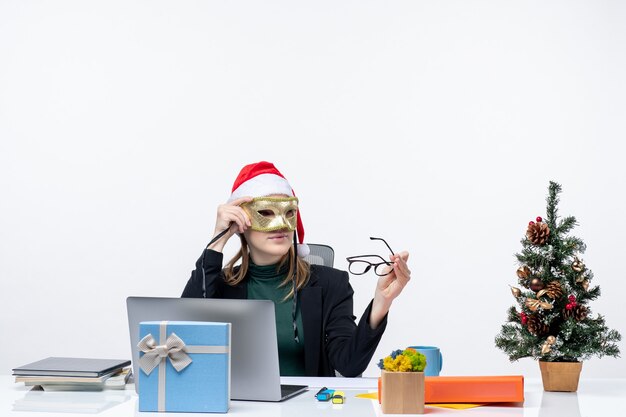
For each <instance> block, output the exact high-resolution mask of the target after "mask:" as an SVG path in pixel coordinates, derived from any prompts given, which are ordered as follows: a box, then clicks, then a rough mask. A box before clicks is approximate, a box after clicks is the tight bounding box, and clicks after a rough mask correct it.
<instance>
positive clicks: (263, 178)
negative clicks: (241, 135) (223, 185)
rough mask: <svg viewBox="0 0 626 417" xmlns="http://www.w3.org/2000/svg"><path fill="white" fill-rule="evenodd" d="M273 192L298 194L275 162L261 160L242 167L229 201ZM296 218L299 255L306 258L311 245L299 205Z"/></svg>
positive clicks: (262, 195) (264, 195)
mask: <svg viewBox="0 0 626 417" xmlns="http://www.w3.org/2000/svg"><path fill="white" fill-rule="evenodd" d="M272 194H285V195H292V196H294V197H295V196H296V193H295V192H294V191H293V188H291V185H289V182H288V181H287V179H286V178H285V177H284V176H283V174H281V173H280V171H279V170H278V169H276V167H275V166H274V164H272V163H271V162H266V161H261V162H256V163H254V164H249V165H246V166H245V167H243V168H242V169H241V171H240V172H239V175H237V179H235V183H234V184H233V189H232V193H231V194H230V198H229V199H228V202H231V201H233V200H236V199H238V198H241V197H266V196H268V195H272ZM296 220H297V225H296V235H297V241H298V245H297V251H298V256H300V257H301V258H304V257H305V256H307V255H308V254H309V252H310V249H309V246H308V245H307V244H306V243H304V226H303V225H302V216H301V215H300V207H298V213H297V219H296Z"/></svg>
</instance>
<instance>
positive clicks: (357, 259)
mask: <svg viewBox="0 0 626 417" xmlns="http://www.w3.org/2000/svg"><path fill="white" fill-rule="evenodd" d="M370 239H371V240H382V241H383V243H384V244H385V245H386V246H387V248H389V251H390V252H391V254H392V255H395V253H393V249H391V246H389V244H388V243H387V242H386V241H385V239H382V238H379V237H370ZM368 258H369V260H368ZM346 260H347V261H348V271H350V273H352V274H354V275H363V274H365V273H366V272H367V271H369V270H370V269H372V268H374V273H375V274H376V275H378V276H379V277H383V276H385V275H387V274H388V273H389V270H388V269H387V268H386V267H387V266H392V265H393V262H389V261H386V260H385V259H384V258H383V257H382V256H379V255H359V256H349V257H347V258H346ZM378 260H380V261H381V262H376V261H378ZM370 261H373V262H370Z"/></svg>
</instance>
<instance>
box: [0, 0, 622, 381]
mask: <svg viewBox="0 0 626 417" xmlns="http://www.w3.org/2000/svg"><path fill="white" fill-rule="evenodd" d="M625 22H626V6H625V3H623V2H619V1H598V0H593V1H592V0H590V1H570V0H567V1H524V2H519V1H516V2H513V1H500V0H493V1H439V0H437V1H435V0H432V1H423V2H417V1H336V0H335V1H312V2H294V1H262V2H261V1H209V0H203V1H155V0H149V1H147V0H146V1H137V0H135V1H126V0H125V1H111V0H107V1H79V0H76V1H69V0H57V1H30V0H29V1H27V0H14V1H7V0H0V174H1V175H0V187H1V194H0V236H1V238H0V279H1V282H0V324H1V328H0V334H1V335H2V336H1V338H2V341H3V342H2V347H1V348H0V349H1V351H2V352H1V353H2V354H1V355H0V373H9V372H10V369H11V368H12V367H15V366H18V365H22V364H24V363H27V362H30V361H34V360H37V359H40V358H42V357H46V356H74V355H75V356H91V357H130V346H129V342H128V328H127V321H126V305H125V300H126V297H127V296H129V295H146V296H148V295H150V296H174V297H175V296H179V295H180V293H181V292H182V290H183V287H184V286H185V283H186V281H187V279H188V277H189V274H190V271H191V269H192V268H193V265H194V262H195V260H196V258H197V256H199V255H200V253H201V251H202V248H203V246H204V245H205V244H206V243H207V241H208V240H209V239H210V237H211V234H212V231H213V226H214V221H215V210H216V206H217V205H218V204H220V203H222V202H224V201H225V200H226V199H227V197H228V195H229V193H230V187H231V185H232V182H233V180H234V178H235V176H236V175H237V172H238V171H239V169H240V168H241V167H242V166H243V165H244V164H247V163H251V162H255V161H259V160H270V161H273V162H274V163H275V164H276V165H277V167H278V168H279V169H280V170H281V171H282V172H283V174H284V175H285V176H286V177H287V178H288V179H289V180H290V181H291V183H292V185H293V187H294V188H295V190H296V193H297V194H298V196H299V197H300V199H301V208H302V215H303V219H304V224H305V227H306V238H307V241H309V242H311V243H327V244H330V245H332V246H333V247H334V248H335V250H336V262H335V266H336V267H337V268H340V269H346V267H347V263H346V261H345V257H346V256H350V255H358V254H362V253H379V254H381V255H385V253H386V248H385V247H384V245H382V244H381V243H380V242H372V241H370V240H369V239H368V236H380V237H384V238H385V239H386V240H387V241H388V242H389V244H390V245H391V246H392V248H393V249H394V250H396V251H400V250H408V251H410V253H411V259H410V267H411V269H412V271H413V274H412V276H413V279H412V281H411V282H410V285H409V286H408V287H407V288H406V290H405V291H404V293H402V295H401V297H400V298H398V299H397V300H396V302H395V303H394V305H393V307H392V311H391V312H390V315H389V326H388V328H387V331H386V333H385V336H384V337H383V340H382V342H381V343H380V345H379V349H378V351H377V352H376V354H375V356H374V360H373V361H372V364H371V365H370V367H369V368H368V370H367V372H366V373H365V375H367V376H369V375H376V374H377V368H376V367H375V363H376V362H377V360H378V358H381V357H383V356H385V355H387V354H389V352H390V351H391V350H393V349H395V348H400V347H405V346H407V345H413V344H430V345H438V346H440V347H441V349H442V352H443V355H444V370H443V373H442V374H443V375H497V374H518V373H523V374H525V375H527V376H529V377H533V376H538V366H537V364H536V363H534V361H533V360H531V359H525V360H521V361H519V362H516V363H513V364H511V363H509V361H508V359H507V357H506V355H505V354H504V353H503V352H501V351H500V350H497V349H496V348H495V346H494V336H495V335H496V334H497V333H498V331H499V329H500V326H501V325H502V324H503V323H504V322H505V318H506V310H507V308H508V307H509V306H511V305H513V304H514V299H513V297H512V296H511V293H510V289H509V287H508V285H509V284H511V285H515V284H516V282H517V279H516V275H515V270H516V268H517V264H516V261H515V258H514V254H515V253H516V252H517V251H519V250H520V249H521V245H520V239H521V238H522V237H523V235H524V232H525V229H526V225H527V222H528V221H529V220H532V219H534V218H535V217H536V216H538V215H542V216H543V215H545V214H544V212H545V197H546V195H547V187H548V182H549V181H550V180H555V181H557V182H559V183H561V184H562V185H563V189H564V192H563V194H562V200H561V205H560V211H561V213H562V214H565V215H574V216H576V217H577V219H578V221H579V223H580V226H579V227H577V228H576V229H575V230H574V234H575V235H576V236H578V237H580V238H582V239H583V240H584V241H585V242H586V243H587V245H588V250H587V252H586V253H585V254H584V255H583V260H584V262H585V263H586V264H587V266H588V267H589V268H590V269H591V270H592V271H593V272H594V274H595V277H596V278H595V280H594V284H597V285H600V287H601V288H602V296H601V297H600V299H598V300H597V301H595V302H593V303H592V305H591V307H592V310H593V311H594V313H601V314H603V315H604V316H605V317H606V319H607V323H608V325H609V327H611V328H615V329H618V330H619V331H620V332H621V333H622V334H623V335H626V325H625V324H626V313H625V310H624V308H623V305H624V302H625V300H626V291H625V290H626V284H625V283H624V281H625V278H626V272H625V271H626V261H625V260H624V252H625V250H626V243H625V242H626V220H625V216H624V214H625V213H626V196H625V194H624V185H625V184H624V183H625V179H626V168H624V161H623V159H624V152H625V151H626V145H624V138H625V134H626V127H625V124H624V120H625V116H626V99H625V97H626V81H625V80H626V77H624V74H626V24H625ZM235 247H236V246H235V245H234V242H233V244H232V245H231V244H230V243H229V246H228V247H227V251H226V252H227V255H232V253H233V252H234V249H235ZM351 282H352V285H353V287H354V289H355V291H356V294H355V314H356V315H357V316H360V314H361V312H362V310H363V308H364V307H365V306H366V305H367V303H368V302H369V300H370V298H371V296H372V295H373V291H374V285H375V277H374V276H373V275H368V276H363V277H352V279H351ZM620 347H621V349H622V351H624V350H626V344H625V343H624V342H621V343H620ZM625 371H626V365H625V363H624V360H622V359H613V358H604V359H601V360H599V359H592V360H590V361H588V362H587V363H585V365H584V371H583V375H584V376H586V377H600V376H606V377H618V376H619V377H623V376H624V373H625Z"/></svg>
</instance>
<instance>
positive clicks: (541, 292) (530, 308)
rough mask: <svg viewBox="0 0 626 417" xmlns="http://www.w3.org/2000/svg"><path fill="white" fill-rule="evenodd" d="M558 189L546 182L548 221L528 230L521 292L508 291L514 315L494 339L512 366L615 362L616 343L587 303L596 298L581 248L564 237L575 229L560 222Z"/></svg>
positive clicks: (567, 219)
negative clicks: (602, 359) (597, 359)
mask: <svg viewBox="0 0 626 417" xmlns="http://www.w3.org/2000/svg"><path fill="white" fill-rule="evenodd" d="M560 192H561V186H560V185H559V184H557V183H555V182H550V187H549V193H548V198H547V203H548V204H547V213H546V215H547V217H546V219H545V220H544V219H542V218H541V217H537V218H536V221H531V222H530V223H529V224H528V229H527V231H526V236H525V237H524V238H523V239H522V241H521V243H522V246H523V248H522V251H521V253H518V254H516V255H515V256H516V257H517V260H518V263H519V268H518V269H517V276H518V278H519V285H520V286H522V287H524V289H520V288H517V287H513V286H512V287H511V292H512V293H513V296H514V297H515V300H516V301H517V303H518V306H519V310H518V309H517V307H516V306H512V307H511V308H510V309H509V311H508V320H507V323H506V324H504V325H503V326H502V329H501V330H500V333H499V334H498V335H497V336H496V338H495V343H496V346H497V347H498V348H500V349H502V350H503V351H504V352H505V353H506V354H507V355H508V356H509V359H510V360H511V362H513V361H516V360H518V359H520V358H524V357H532V358H535V359H542V360H544V361H549V362H568V361H581V360H585V359H588V358H590V357H592V356H598V357H602V356H605V355H606V356H613V357H618V356H619V353H620V352H619V348H618V347H617V345H616V344H615V343H614V342H617V341H619V340H621V335H620V334H619V333H618V332H617V331H616V330H611V329H608V328H607V326H606V324H605V321H604V318H603V317H602V316H601V315H599V314H598V315H596V316H595V317H594V315H593V314H592V311H591V309H590V307H589V302H590V301H593V300H595V299H596V298H598V297H599V296H600V287H598V286H591V281H592V279H593V273H592V272H591V270H590V269H587V267H586V266H585V264H584V263H583V262H582V260H581V259H580V258H579V256H580V255H581V254H582V253H584V252H585V249H586V246H585V244H584V242H583V241H582V240H581V239H579V238H577V237H574V236H568V235H567V234H568V233H569V232H570V231H571V230H572V229H573V228H574V226H576V219H575V218H574V217H572V216H570V217H565V218H563V219H559V218H558V216H557V205H558V202H559V197H558V196H559V193H560Z"/></svg>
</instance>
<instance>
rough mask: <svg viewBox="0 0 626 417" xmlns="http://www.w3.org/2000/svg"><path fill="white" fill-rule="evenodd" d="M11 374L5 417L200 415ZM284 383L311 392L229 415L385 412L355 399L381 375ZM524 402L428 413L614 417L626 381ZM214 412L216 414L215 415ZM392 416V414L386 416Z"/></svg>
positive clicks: (535, 388)
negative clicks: (336, 400)
mask: <svg viewBox="0 0 626 417" xmlns="http://www.w3.org/2000/svg"><path fill="white" fill-rule="evenodd" d="M13 381H14V378H13V377H12V376H10V375H1V376H0V416H2V417H16V416H19V417H28V416H39V417H42V416H50V415H64V414H66V415H72V416H80V415H93V414H96V413H99V414H101V415H102V416H122V417H124V416H135V417H152V416H160V417H163V416H168V417H174V416H181V417H183V416H184V417H191V416H194V415H198V414H175V413H167V414H162V413H161V414H160V413H140V412H139V411H138V410H137V395H136V394H135V391H134V387H133V386H132V385H128V386H127V389H126V390H121V391H115V390H110V391H101V392H43V391H35V390H31V389H30V387H25V386H24V385H23V384H21V383H20V384H16V383H14V382H13ZM283 383H287V384H306V385H309V386H310V387H311V388H310V390H309V392H307V393H304V394H302V395H299V396H297V397H294V398H291V399H289V400H287V401H284V402H281V403H264V402H252V401H232V402H231V408H230V412H229V414H234V415H249V416H256V417H265V416H267V417H270V416H271V417H280V416H285V417H286V416H297V417H313V416H315V417H318V416H332V417H344V416H355V417H356V416H358V417H366V416H382V415H383V414H382V413H381V411H380V406H379V405H378V402H377V401H372V400H367V399H362V398H355V395H356V394H358V393H364V392H369V391H371V390H374V389H375V388H376V379H375V378H354V379H350V378H283ZM322 386H327V387H329V388H335V389H341V390H343V391H344V392H345V394H346V402H345V404H343V405H334V404H331V403H327V402H319V401H317V400H315V398H314V397H313V395H314V394H315V392H317V390H318V389H319V387H322ZM524 392H525V402H524V404H523V405H498V406H484V407H478V408H473V409H468V410H450V409H444V408H435V407H429V406H426V414H427V415H437V416H440V415H441V416H443V415H450V416H452V415H454V416H458V417H462V416H474V417H505V416H515V417H529V416H541V417H596V416H597V417H611V416H615V417H617V416H620V417H623V416H625V415H626V379H588V380H585V379H582V380H581V381H580V385H579V387H578V392H577V393H554V392H544V391H543V389H542V386H541V381H540V380H536V379H535V380H533V379H526V380H525V387H524ZM211 415H213V414H211ZM386 416H388V415H386Z"/></svg>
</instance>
